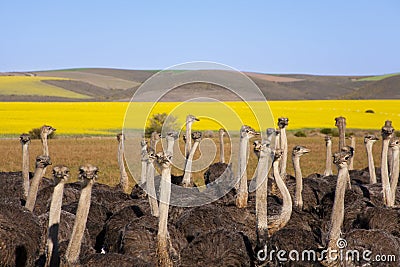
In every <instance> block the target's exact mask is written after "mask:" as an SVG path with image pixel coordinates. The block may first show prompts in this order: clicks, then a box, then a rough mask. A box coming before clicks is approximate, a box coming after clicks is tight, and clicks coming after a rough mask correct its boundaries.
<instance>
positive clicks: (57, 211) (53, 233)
mask: <svg viewBox="0 0 400 267" xmlns="http://www.w3.org/2000/svg"><path fill="white" fill-rule="evenodd" d="M64 184H65V182H64V181H63V180H62V181H60V182H59V183H58V184H57V185H56V186H55V187H54V191H53V196H52V198H51V204H50V212H49V228H48V230H47V257H46V260H47V263H48V264H47V266H53V265H52V264H51V262H54V261H56V260H57V259H55V258H52V256H53V257H56V254H57V252H58V228H59V225H60V217H61V205H62V199H63V192H64Z"/></svg>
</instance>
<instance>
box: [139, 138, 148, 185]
mask: <svg viewBox="0 0 400 267" xmlns="http://www.w3.org/2000/svg"><path fill="white" fill-rule="evenodd" d="M140 146H141V148H142V149H141V151H140V155H141V161H142V172H141V176H140V184H144V183H145V182H146V177H147V174H146V173H147V172H146V171H147V160H148V155H147V141H146V140H145V139H143V140H142V141H140Z"/></svg>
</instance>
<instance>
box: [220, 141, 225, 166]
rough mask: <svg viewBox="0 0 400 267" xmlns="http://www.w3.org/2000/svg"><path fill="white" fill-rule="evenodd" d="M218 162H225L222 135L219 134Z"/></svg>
mask: <svg viewBox="0 0 400 267" xmlns="http://www.w3.org/2000/svg"><path fill="white" fill-rule="evenodd" d="M219 162H221V163H225V151H224V135H223V134H220V135H219Z"/></svg>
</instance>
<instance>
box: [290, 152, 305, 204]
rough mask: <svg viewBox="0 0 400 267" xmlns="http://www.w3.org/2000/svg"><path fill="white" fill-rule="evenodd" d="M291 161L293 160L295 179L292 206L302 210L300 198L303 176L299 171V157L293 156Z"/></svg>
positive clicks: (301, 197) (301, 198) (301, 199)
mask: <svg viewBox="0 0 400 267" xmlns="http://www.w3.org/2000/svg"><path fill="white" fill-rule="evenodd" d="M292 160H293V168H294V171H295V177H296V193H295V199H294V204H295V206H296V207H298V208H300V209H302V208H303V196H302V191H303V175H302V174H301V169H300V155H295V156H293V157H292Z"/></svg>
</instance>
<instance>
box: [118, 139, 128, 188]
mask: <svg viewBox="0 0 400 267" xmlns="http://www.w3.org/2000/svg"><path fill="white" fill-rule="evenodd" d="M117 141H118V157H117V158H118V165H119V173H120V178H119V187H120V188H121V189H122V191H123V192H128V189H129V181H128V174H127V173H126V170H125V164H124V141H125V135H124V134H123V133H119V134H117Z"/></svg>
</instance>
